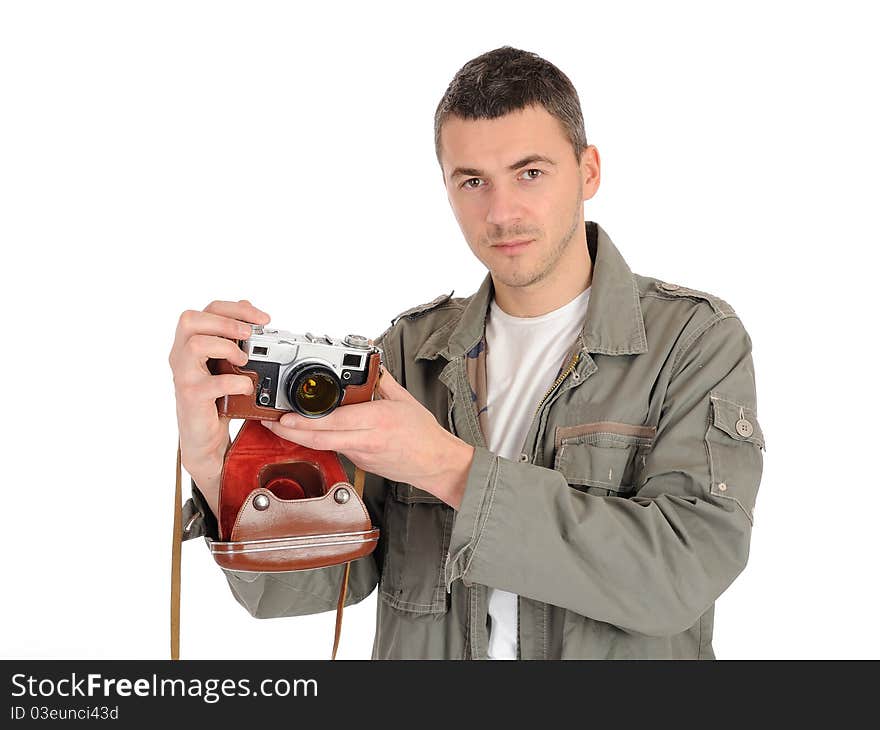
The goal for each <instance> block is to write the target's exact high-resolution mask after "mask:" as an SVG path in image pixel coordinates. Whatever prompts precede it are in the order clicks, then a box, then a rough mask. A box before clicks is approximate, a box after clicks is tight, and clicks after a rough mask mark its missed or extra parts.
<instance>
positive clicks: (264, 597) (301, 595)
mask: <svg viewBox="0 0 880 730" xmlns="http://www.w3.org/2000/svg"><path fill="white" fill-rule="evenodd" d="M386 332H387V330H386ZM383 336H384V333H383ZM376 344H377V345H379V346H382V344H383V343H382V337H380V338H379V339H377V340H376ZM389 369H390V368H389ZM392 373H393V371H392ZM339 459H340V461H341V462H342V466H343V468H344V469H345V472H346V474H347V475H348V478H349V480H352V479H353V478H354V464H353V463H352V462H351V461H350V460H349V459H348V458H347V457H346V456H345V455H344V454H339ZM387 490H388V481H387V480H386V479H385V478H384V477H381V476H379V475H376V474H372V473H370V472H366V473H365V478H364V495H363V496H364V504H365V505H366V507H367V511H368V512H369V514H370V518H371V520H372V522H373V525H374V526H376V527H379V529H380V533H381V529H382V516H383V512H384V509H385V496H386V493H387ZM182 530H183V535H182V539H183V540H189V539H192V538H194V537H202V536H205V537H210V538H211V539H212V540H219V532H218V528H217V519H216V517H215V515H214V514H213V513H212V512H211V508H210V507H209V506H208V503H207V501H206V500H205V497H204V495H203V494H202V492H201V490H199V488H198V486H197V485H196V483H195V480H192V496H191V498H190V499H188V500H187V501H186V503H185V504H184V505H183V520H182ZM384 543H385V540H384V538H383V537H382V535H381V534H380V539H379V543H378V545H377V546H376V548H375V549H374V550H373V552H372V553H370V554H369V555H365V556H364V557H362V558H358V559H357V560H354V561H352V563H351V569H350V571H349V576H348V589H347V591H346V597H345V605H346V606H350V605H352V604H355V603H358V602H360V601H362V600H363V599H364V598H366V597H367V596H368V595H370V593H372V591H373V589H374V588H375V587H376V585H377V584H378V582H379V572H380V570H381V566H382V555H384V550H385V548H384ZM218 567H219V566H218ZM220 569H221V570H222V571H223V573H224V575H225V577H226V581H227V583H228V584H229V588H230V590H231V591H232V595H233V596H234V597H235V599H236V600H237V601H238V602H239V603H240V604H241V605H242V606H243V607H244V608H245V610H247V612H248V613H249V614H250V615H251V616H253V617H254V618H281V617H283V616H304V615H307V614H313V613H322V612H324V611H333V610H336V603H337V601H338V600H339V591H340V589H341V587H342V577H343V571H344V569H345V565H344V563H342V564H339V565H331V566H329V567H327V568H315V569H311V570H298V571H288V572H283V573H248V572H243V571H235V570H228V569H226V568H220Z"/></svg>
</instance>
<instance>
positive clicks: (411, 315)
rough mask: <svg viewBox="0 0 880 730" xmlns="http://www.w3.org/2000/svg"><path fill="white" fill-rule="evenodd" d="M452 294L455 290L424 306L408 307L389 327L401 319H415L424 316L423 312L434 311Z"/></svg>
mask: <svg viewBox="0 0 880 730" xmlns="http://www.w3.org/2000/svg"><path fill="white" fill-rule="evenodd" d="M454 293H455V289H453V290H452V291H451V292H449V294H441V295H440V296H439V297H437V298H436V299H432V300H431V301H430V302H427V303H426V304H419V305H417V306H415V307H410V308H409V309H406V310H404V311H403V312H401V313H400V314H398V315H397V316H396V317H394V318H393V319H392V320H391V326H392V327H393V326H394V325H395V324H397V320H399V319H400V318H401V317H406V318H408V319H415V318H416V317H420V316H421V315H423V314H425V312H430V311H431V310H432V309H436V308H437V307H439V306H440V305H441V304H445V303H446V302H448V301H449V300H450V299H451V298H452V295H453V294H454Z"/></svg>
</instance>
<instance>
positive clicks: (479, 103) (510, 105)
mask: <svg viewBox="0 0 880 730" xmlns="http://www.w3.org/2000/svg"><path fill="white" fill-rule="evenodd" d="M537 104H540V105H542V106H543V107H544V108H545V109H546V110H547V111H548V112H549V113H550V114H552V115H553V116H554V117H556V118H557V119H558V120H559V121H560V122H561V124H562V127H563V129H564V130H565V134H566V136H567V137H568V139H569V141H570V142H571V145H572V148H573V149H574V156H575V159H576V160H578V161H580V157H581V153H582V152H583V149H584V147H586V146H587V133H586V131H585V130H584V115H583V112H582V111H581V102H580V99H579V98H578V94H577V91H576V90H575V88H574V84H572V83H571V81H570V80H569V78H568V76H566V75H565V74H564V73H562V71H560V70H559V69H558V68H557V67H556V66H554V65H553V64H552V63H550V62H549V61H546V60H545V59H543V58H541V57H540V56H539V55H537V54H535V53H531V52H530V51H522V50H520V49H518V48H513V47H511V46H501V48H496V49H495V50H492V51H487V52H486V53H484V54H482V55H480V56H477V57H476V58H473V59H471V60H470V61H468V62H467V63H466V64H465V65H464V66H462V67H461V68H460V69H459V70H458V72H457V73H456V74H455V76H454V77H453V79H452V81H451V82H450V83H449V86H448V87H447V89H446V93H445V94H443V98H442V99H441V100H440V103H439V104H438V105H437V111H436V112H435V113H434V151H435V154H436V155H437V162H440V129H441V127H442V126H443V123H444V122H445V121H446V119H447V118H448V117H450V116H458V117H462V118H463V119H496V118H497V117H501V116H504V115H505V114H509V113H510V112H512V111H517V110H520V109H524V108H526V107H528V106H532V105H537ZM440 164H441V167H442V163H440Z"/></svg>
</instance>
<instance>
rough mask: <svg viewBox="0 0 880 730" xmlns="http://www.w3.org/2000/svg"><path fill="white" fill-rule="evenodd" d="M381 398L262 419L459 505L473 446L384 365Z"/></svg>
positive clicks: (286, 434) (285, 434)
mask: <svg viewBox="0 0 880 730" xmlns="http://www.w3.org/2000/svg"><path fill="white" fill-rule="evenodd" d="M376 392H377V393H378V395H379V396H380V400H373V401H369V402H367V403H351V404H349V405H347V406H343V407H340V408H336V409H335V410H334V411H332V412H331V413H329V414H328V415H326V416H323V417H321V418H307V417H306V416H301V415H300V414H298V413H293V412H291V413H286V414H285V415H284V416H282V417H281V421H280V423H279V422H277V421H261V423H262V424H263V426H265V427H266V428H268V429H269V430H270V431H272V432H273V433H275V434H277V435H278V436H280V437H281V438H284V439H287V440H288V441H293V442H295V443H298V444H302V445H303V446H306V447H308V448H311V449H320V450H326V451H338V452H339V453H341V454H344V455H345V456H346V457H347V458H348V459H349V460H350V461H351V462H352V463H353V464H354V465H355V466H358V467H360V468H361V469H363V470H364V471H368V472H371V473H372V474H377V475H379V476H382V477H385V478H387V479H390V480H392V481H396V482H406V483H408V484H412V485H414V486H415V487H418V488H419V489H422V490H424V491H426V492H430V493H431V494H433V495H434V496H435V497H437V498H438V499H442V500H443V501H444V502H446V503H447V504H450V505H452V506H453V507H455V508H456V509H458V507H459V505H460V504H461V498H462V495H463V494H464V487H465V483H466V481H467V473H468V470H469V469H470V465H471V460H472V459H473V454H474V447H473V446H471V445H470V444H468V443H466V442H464V441H462V440H461V439H459V438H457V437H456V436H454V435H453V434H451V433H449V431H447V430H446V429H444V428H443V427H442V426H441V425H440V424H439V423H438V422H437V419H436V418H434V414H432V413H431V412H430V411H429V410H428V409H427V408H425V407H424V406H423V405H422V404H421V403H419V402H418V401H417V400H416V399H415V398H414V397H413V396H412V395H411V394H410V393H409V392H408V391H407V390H406V388H404V387H403V386H402V385H400V383H398V382H397V381H396V380H395V379H394V378H393V377H392V376H391V373H389V372H388V370H386V369H385V368H384V367H383V368H382V371H381V377H380V378H379V383H378V384H377V386H376Z"/></svg>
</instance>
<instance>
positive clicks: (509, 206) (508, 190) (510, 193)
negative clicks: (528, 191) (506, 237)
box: [486, 184, 522, 229]
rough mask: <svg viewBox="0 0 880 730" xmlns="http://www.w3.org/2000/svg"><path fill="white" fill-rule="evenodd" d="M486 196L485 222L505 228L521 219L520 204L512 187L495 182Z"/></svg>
mask: <svg viewBox="0 0 880 730" xmlns="http://www.w3.org/2000/svg"><path fill="white" fill-rule="evenodd" d="M488 197H489V200H488V209H487V210H486V223H489V224H491V225H494V226H498V227H499V228H502V229H507V228H508V227H510V226H511V225H514V224H516V223H517V222H519V221H521V220H522V206H521V204H520V201H519V198H518V195H517V191H516V190H515V189H514V188H513V187H508V186H505V185H502V184H495V185H494V187H493V189H492V190H490V191H489V196H488Z"/></svg>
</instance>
